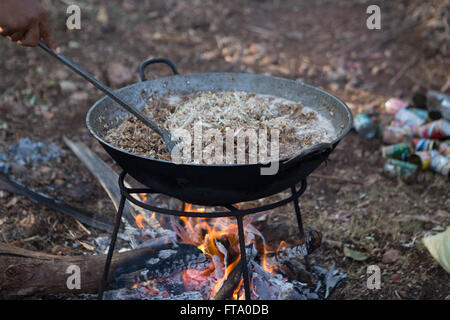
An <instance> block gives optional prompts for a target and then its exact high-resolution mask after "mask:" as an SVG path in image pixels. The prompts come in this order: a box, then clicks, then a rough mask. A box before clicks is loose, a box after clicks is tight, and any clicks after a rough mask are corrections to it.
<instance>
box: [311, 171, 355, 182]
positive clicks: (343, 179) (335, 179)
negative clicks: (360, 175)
mask: <svg viewBox="0 0 450 320" xmlns="http://www.w3.org/2000/svg"><path fill="white" fill-rule="evenodd" d="M309 176H310V177H311V178H316V179H325V180H334V181H339V182H347V183H355V184H363V183H362V182H361V181H357V180H351V179H346V178H341V177H334V176H326V175H321V174H316V173H312V174H310V175H309Z"/></svg>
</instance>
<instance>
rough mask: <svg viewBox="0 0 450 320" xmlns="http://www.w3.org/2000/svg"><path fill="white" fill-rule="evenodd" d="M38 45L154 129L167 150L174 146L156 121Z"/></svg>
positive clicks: (61, 57) (87, 74)
mask: <svg viewBox="0 0 450 320" xmlns="http://www.w3.org/2000/svg"><path fill="white" fill-rule="evenodd" d="M38 45H39V47H41V48H42V49H44V51H46V52H47V53H48V54H50V55H51V56H52V57H54V58H56V59H57V60H59V61H60V62H62V63H63V64H65V65H66V66H67V67H69V68H70V69H72V70H73V71H75V72H76V73H78V74H79V75H80V76H82V77H83V78H85V79H86V80H87V81H89V82H90V83H92V84H93V85H94V86H95V87H96V88H98V89H100V90H102V91H103V92H104V93H106V95H107V96H109V97H110V98H111V99H113V100H114V101H115V102H117V103H118V104H119V105H120V106H121V107H123V108H124V109H126V110H127V111H128V112H130V113H132V114H133V115H135V116H136V118H138V119H139V120H141V121H142V122H143V123H144V124H145V125H146V126H148V127H150V128H151V129H152V130H153V131H155V132H156V133H157V134H159V135H160V136H161V138H162V139H163V141H164V144H165V145H166V147H167V150H168V151H169V153H170V152H172V149H173V148H174V147H175V145H176V142H174V141H173V140H172V138H171V136H170V132H169V131H167V130H164V129H161V128H160V127H158V125H157V124H156V123H154V122H153V121H152V120H150V119H148V118H147V117H145V116H144V115H143V114H142V113H141V112H140V111H139V110H138V109H136V108H135V107H133V106H131V105H129V104H128V103H127V102H125V101H124V100H122V99H121V98H120V97H119V96H118V95H116V94H115V93H114V91H112V90H111V89H110V88H108V87H107V86H105V85H104V84H102V83H101V82H100V81H98V80H97V79H95V78H94V77H93V76H92V75H91V74H89V73H88V72H86V71H84V70H83V69H81V68H80V67H79V66H78V65H76V64H75V63H73V62H72V61H70V60H69V59H67V58H66V57H65V56H63V55H62V54H56V53H55V52H53V51H52V50H51V49H50V48H49V47H47V45H45V44H44V43H43V42H42V41H39V43H38Z"/></svg>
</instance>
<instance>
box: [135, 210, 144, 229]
mask: <svg viewBox="0 0 450 320" xmlns="http://www.w3.org/2000/svg"><path fill="white" fill-rule="evenodd" d="M135 220H136V221H135V222H136V225H137V227H138V228H139V229H142V228H144V224H143V222H144V216H143V215H142V214H140V213H139V214H138V215H137V216H136V219H135Z"/></svg>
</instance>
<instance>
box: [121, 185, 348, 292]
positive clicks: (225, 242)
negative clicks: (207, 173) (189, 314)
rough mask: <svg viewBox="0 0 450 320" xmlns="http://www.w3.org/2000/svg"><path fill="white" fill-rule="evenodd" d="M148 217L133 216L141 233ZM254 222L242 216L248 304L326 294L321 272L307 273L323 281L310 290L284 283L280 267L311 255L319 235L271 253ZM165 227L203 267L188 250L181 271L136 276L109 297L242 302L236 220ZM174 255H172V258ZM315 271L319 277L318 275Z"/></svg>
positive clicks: (187, 208) (185, 221) (188, 208)
mask: <svg viewBox="0 0 450 320" xmlns="http://www.w3.org/2000/svg"><path fill="white" fill-rule="evenodd" d="M139 196H140V198H141V200H143V201H146V200H147V196H146V195H145V194H140V195H139ZM238 207H239V205H238ZM184 212H200V213H204V212H206V208H205V207H201V206H195V205H191V204H184ZM149 218H150V219H155V218H157V216H156V214H155V213H154V212H153V213H152V215H151V217H145V215H144V214H138V215H136V221H135V223H136V226H137V227H138V228H139V229H140V230H141V231H142V230H144V229H145V228H146V225H148V224H147V221H148V220H149ZM255 218H257V215H254V216H248V217H247V218H246V219H245V220H244V229H245V246H246V256H247V267H248V268H249V274H250V290H251V298H252V299H264V300H267V299H317V298H319V295H318V292H319V289H321V290H322V292H324V291H325V290H327V291H328V290H329V288H328V286H327V284H326V283H325V282H326V281H325V278H326V275H327V271H326V270H325V269H322V270H320V269H321V268H319V269H316V270H315V271H313V272H312V274H317V276H318V278H320V277H322V278H323V280H324V281H322V282H320V281H316V288H315V289H316V290H315V291H314V288H311V286H310V284H307V283H302V282H300V281H298V280H294V279H289V277H288V276H287V272H286V268H287V267H286V266H289V264H285V262H288V261H289V260H297V261H298V260H299V259H300V257H301V256H305V255H307V254H309V253H311V252H312V251H313V250H314V249H316V248H317V247H318V246H319V245H320V241H321V235H320V233H319V232H317V231H311V232H310V233H309V234H308V237H307V239H300V240H299V243H298V244H297V245H296V246H293V247H288V246H287V245H286V243H284V242H281V243H280V244H279V245H278V246H277V247H276V248H271V247H270V246H269V245H268V244H267V243H266V241H265V239H264V236H263V235H262V233H261V232H259V231H258V230H257V229H256V228H255V227H254V226H253V225H252V221H254V219H255ZM169 224H170V226H171V228H172V229H173V230H174V231H175V233H176V234H177V237H178V238H179V242H180V243H183V244H184V245H187V246H188V247H187V248H192V249H193V250H197V251H198V254H201V255H203V256H204V257H205V262H204V263H198V261H200V260H201V259H198V257H197V253H194V252H193V251H191V254H185V258H183V259H184V260H183V259H182V261H184V263H183V266H182V267H181V269H180V268H175V267H174V268H173V269H172V268H171V267H169V271H168V272H166V271H165V272H163V273H161V272H158V271H157V272H155V271H154V270H146V271H145V272H141V273H140V274H139V275H138V276H136V275H135V276H134V283H129V284H130V285H129V286H128V287H129V288H130V289H127V290H126V291H123V290H122V291H121V292H120V294H119V296H115V297H114V298H123V299H127V298H131V299H133V298H143V299H219V300H223V299H233V300H243V299H245V289H244V285H243V282H244V281H243V277H242V271H241V270H242V261H241V255H240V249H239V248H240V247H239V237H238V226H237V223H236V219H234V218H233V217H222V218H197V217H180V218H176V217H170V222H169ZM164 251H171V250H164ZM175 251H176V250H172V252H173V254H174V255H176V254H175ZM177 254H178V255H179V253H177ZM160 256H161V253H160ZM186 257H187V258H186ZM186 259H187V260H186ZM194 260H195V261H194ZM148 263H149V262H147V265H148ZM155 263H156V262H155ZM169 264H171V263H169ZM179 264H180V263H179V262H178V260H177V261H175V260H174V262H173V265H179ZM321 272H322V274H319V273H321ZM332 273H333V275H334V279H343V277H344V276H345V275H342V274H340V273H338V272H337V270H332ZM143 275H144V276H143ZM336 283H337V282H336Z"/></svg>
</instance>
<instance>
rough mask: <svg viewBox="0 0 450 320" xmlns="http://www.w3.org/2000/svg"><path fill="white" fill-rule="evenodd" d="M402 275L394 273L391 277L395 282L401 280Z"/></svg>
mask: <svg viewBox="0 0 450 320" xmlns="http://www.w3.org/2000/svg"><path fill="white" fill-rule="evenodd" d="M401 278H402V276H401V275H400V274H399V273H394V274H393V275H392V276H391V279H392V281H393V282H399V281H400V280H401Z"/></svg>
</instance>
